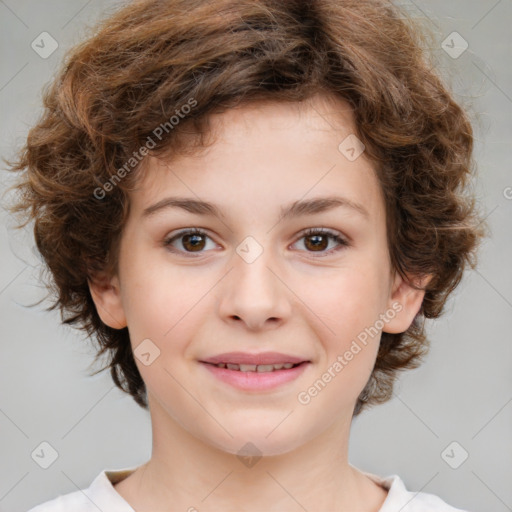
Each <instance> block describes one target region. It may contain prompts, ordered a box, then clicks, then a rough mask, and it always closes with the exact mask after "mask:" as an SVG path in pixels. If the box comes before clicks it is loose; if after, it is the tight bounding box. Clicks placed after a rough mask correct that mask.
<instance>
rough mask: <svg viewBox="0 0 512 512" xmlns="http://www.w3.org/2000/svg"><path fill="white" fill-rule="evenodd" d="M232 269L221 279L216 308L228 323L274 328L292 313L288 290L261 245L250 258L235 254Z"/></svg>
mask: <svg viewBox="0 0 512 512" xmlns="http://www.w3.org/2000/svg"><path fill="white" fill-rule="evenodd" d="M230 263H231V264H232V266H233V268H232V270H231V272H229V274H228V275H227V276H226V279H223V281H222V288H221V290H219V291H220V297H221V299H220V301H219V306H218V312H219V315H220V316H221V318H222V319H223V320H224V321H225V322H228V323H233V324H240V325H243V326H245V328H246V329H248V330H251V331H258V330H267V329H274V328H277V327H278V326H279V325H281V324H283V323H284V322H286V320H287V319H288V318H289V317H290V315H291V310H292V304H291V301H290V299H291V296H290V294H291V292H290V289H289V288H288V287H287V286H286V284H285V283H284V282H283V278H282V277H281V276H280V274H281V273H282V272H279V265H278V264H277V263H276V260H275V258H272V254H271V251H270V250H267V249H264V250H263V252H262V254H260V255H259V257H258V258H256V259H255V260H254V261H252V262H248V261H246V260H245V259H244V258H242V257H240V256H239V254H234V256H233V259H232V260H231V262H230Z"/></svg>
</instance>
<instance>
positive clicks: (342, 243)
mask: <svg viewBox="0 0 512 512" xmlns="http://www.w3.org/2000/svg"><path fill="white" fill-rule="evenodd" d="M186 235H200V236H204V237H208V238H210V239H211V237H210V236H209V235H208V233H206V232H205V231H204V230H202V229H201V228H189V229H185V230H183V231H180V232H179V233H177V234H176V235H174V236H172V237H171V238H167V239H166V240H164V246H165V247H167V248H168V249H169V250H170V251H172V252H176V253H179V254H186V255H187V257H189V256H190V257H192V258H194V257H198V256H200V255H201V254H202V253H203V252H204V251H199V252H197V253H194V252H187V251H181V250H177V249H175V248H174V247H172V245H171V244H172V242H174V241H175V240H177V239H179V238H181V237H183V236H186ZM313 235H323V236H327V237H328V238H331V239H332V240H334V241H335V242H337V243H338V244H339V245H338V247H335V248H334V249H330V250H328V251H319V252H318V256H316V257H320V258H321V257H323V256H328V255H331V254H333V253H335V252H338V251H340V250H341V249H343V248H344V247H348V246H349V245H350V244H349V243H348V242H347V240H346V239H345V238H343V237H341V236H340V235H339V234H338V233H336V232H334V231H329V230H327V229H325V228H308V229H307V230H305V231H304V232H303V233H302V234H301V236H300V238H299V239H298V240H301V239H303V238H307V237H308V236H313ZM305 252H309V253H315V252H316V251H305Z"/></svg>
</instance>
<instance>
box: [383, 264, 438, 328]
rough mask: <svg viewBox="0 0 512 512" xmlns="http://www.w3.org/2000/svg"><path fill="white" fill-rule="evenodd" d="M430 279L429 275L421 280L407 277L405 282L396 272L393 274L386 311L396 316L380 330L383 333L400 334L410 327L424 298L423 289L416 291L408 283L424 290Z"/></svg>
mask: <svg viewBox="0 0 512 512" xmlns="http://www.w3.org/2000/svg"><path fill="white" fill-rule="evenodd" d="M431 279H432V276H431V275H428V276H425V277H422V278H419V277H416V278H413V277H409V276H408V280H407V281H406V280H404V278H403V277H402V276H401V275H400V274H399V273H398V272H396V273H395V275H394V278H393V283H392V286H391V289H390V295H389V300H388V309H391V310H393V311H396V315H395V316H394V317H393V318H392V319H391V320H389V321H388V322H387V323H386V325H385V327H384V328H383V329H382V331H383V332H389V333H401V332H405V331H406V330H407V329H408V328H409V327H410V325H411V324H412V322H413V320H414V317H415V316H416V315H417V314H418V311H419V310H420V308H421V304H422V302H423V298H424V297H425V290H424V289H422V290H417V289H416V288H414V287H413V286H412V285H411V284H410V283H411V282H413V284H415V285H416V286H418V287H420V288H425V286H426V285H427V284H428V283H429V281H430V280H431Z"/></svg>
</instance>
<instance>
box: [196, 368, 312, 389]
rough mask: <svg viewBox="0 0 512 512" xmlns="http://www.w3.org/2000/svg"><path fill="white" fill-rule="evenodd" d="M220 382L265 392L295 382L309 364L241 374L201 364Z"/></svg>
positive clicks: (236, 371) (237, 371)
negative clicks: (286, 368)
mask: <svg viewBox="0 0 512 512" xmlns="http://www.w3.org/2000/svg"><path fill="white" fill-rule="evenodd" d="M201 364H202V365H203V366H205V367H206V368H207V369H208V370H209V371H210V372H211V373H212V375H214V376H215V377H217V378H218V379H219V380H221V381H223V382H226V383H227V384H230V385H231V386H233V387H235V388H238V389H241V390H244V391H264V390H266V389H274V388H277V387H279V386H281V385H283V384H286V383H287V382H291V381H292V380H295V379H296V378H297V377H298V376H299V375H301V374H302V372H303V371H304V370H305V369H306V367H307V366H308V365H309V363H307V362H304V363H301V364H299V365H298V366H294V367H293V368H289V369H288V370H285V369H282V370H274V371H272V372H241V371H239V370H229V369H227V368H219V367H218V366H215V365H213V364H208V363H201Z"/></svg>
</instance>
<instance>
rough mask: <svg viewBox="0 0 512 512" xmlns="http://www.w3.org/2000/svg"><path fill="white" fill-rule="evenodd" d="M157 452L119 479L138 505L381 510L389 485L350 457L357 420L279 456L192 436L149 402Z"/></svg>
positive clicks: (157, 507)
mask: <svg viewBox="0 0 512 512" xmlns="http://www.w3.org/2000/svg"><path fill="white" fill-rule="evenodd" d="M150 410H151V416H152V430H153V453H152V456H151V459H150V460H149V461H148V462H147V463H146V464H144V465H143V466H141V467H139V468H138V469H137V470H136V471H135V472H134V473H133V474H132V475H130V477H128V478H127V479H126V480H123V481H122V482H120V483H119V484H117V485H116V491H117V492H118V493H119V494H121V496H123V497H124V498H125V499H126V501H128V503H130V505H132V507H133V508H135V509H136V510H138V511H140V512H144V511H145V510H164V509H166V508H169V507H171V505H172V509H173V510H187V511H190V512H194V511H195V510H196V509H197V510H200V511H201V512H209V511H215V510H245V511H247V512H253V511H254V512H255V511H261V510H265V511H268V512H272V511H280V512H282V511H285V510H286V511H288V510H289V511H295V510H297V511H299V510H304V509H305V510H331V511H338V510H339V511H342V510H355V509H363V508H364V510H369V511H370V510H371V511H378V510H379V508H380V505H381V504H382V502H383V501H384V499H385V497H386V494H387V493H386V491H385V490H384V489H382V488H381V487H379V486H378V485H377V484H375V483H374V482H372V481H371V480H370V479H369V478H367V477H366V476H364V475H363V474H362V473H361V472H359V471H358V470H357V469H356V468H354V467H353V466H351V465H350V464H349V463H348V439H349V433H350V421H348V422H342V421H339V422H336V423H333V424H332V425H331V426H330V427H329V428H328V429H326V430H325V431H323V432H322V433H321V434H320V435H319V436H317V437H315V438H314V439H312V440H310V441H309V442H306V443H303V444H301V445H300V446H299V447H297V448H296V449H294V450H292V451H289V452H287V453H284V454H280V455H269V456H261V457H255V458H247V457H239V456H238V455H236V454H230V453H227V452H226V451H224V450H221V449H219V448H216V447H214V446H212V445H211V444H209V443H206V442H203V441H202V440H200V439H198V438H197V437H195V436H193V435H191V434H190V433H189V432H188V431H187V430H186V429H184V428H183V427H182V426H181V425H180V424H178V423H176V422H175V421H174V420H173V419H172V418H171V417H170V416H169V415H168V414H167V413H166V412H165V411H164V410H163V409H162V408H161V407H159V405H158V404H155V403H150Z"/></svg>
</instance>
